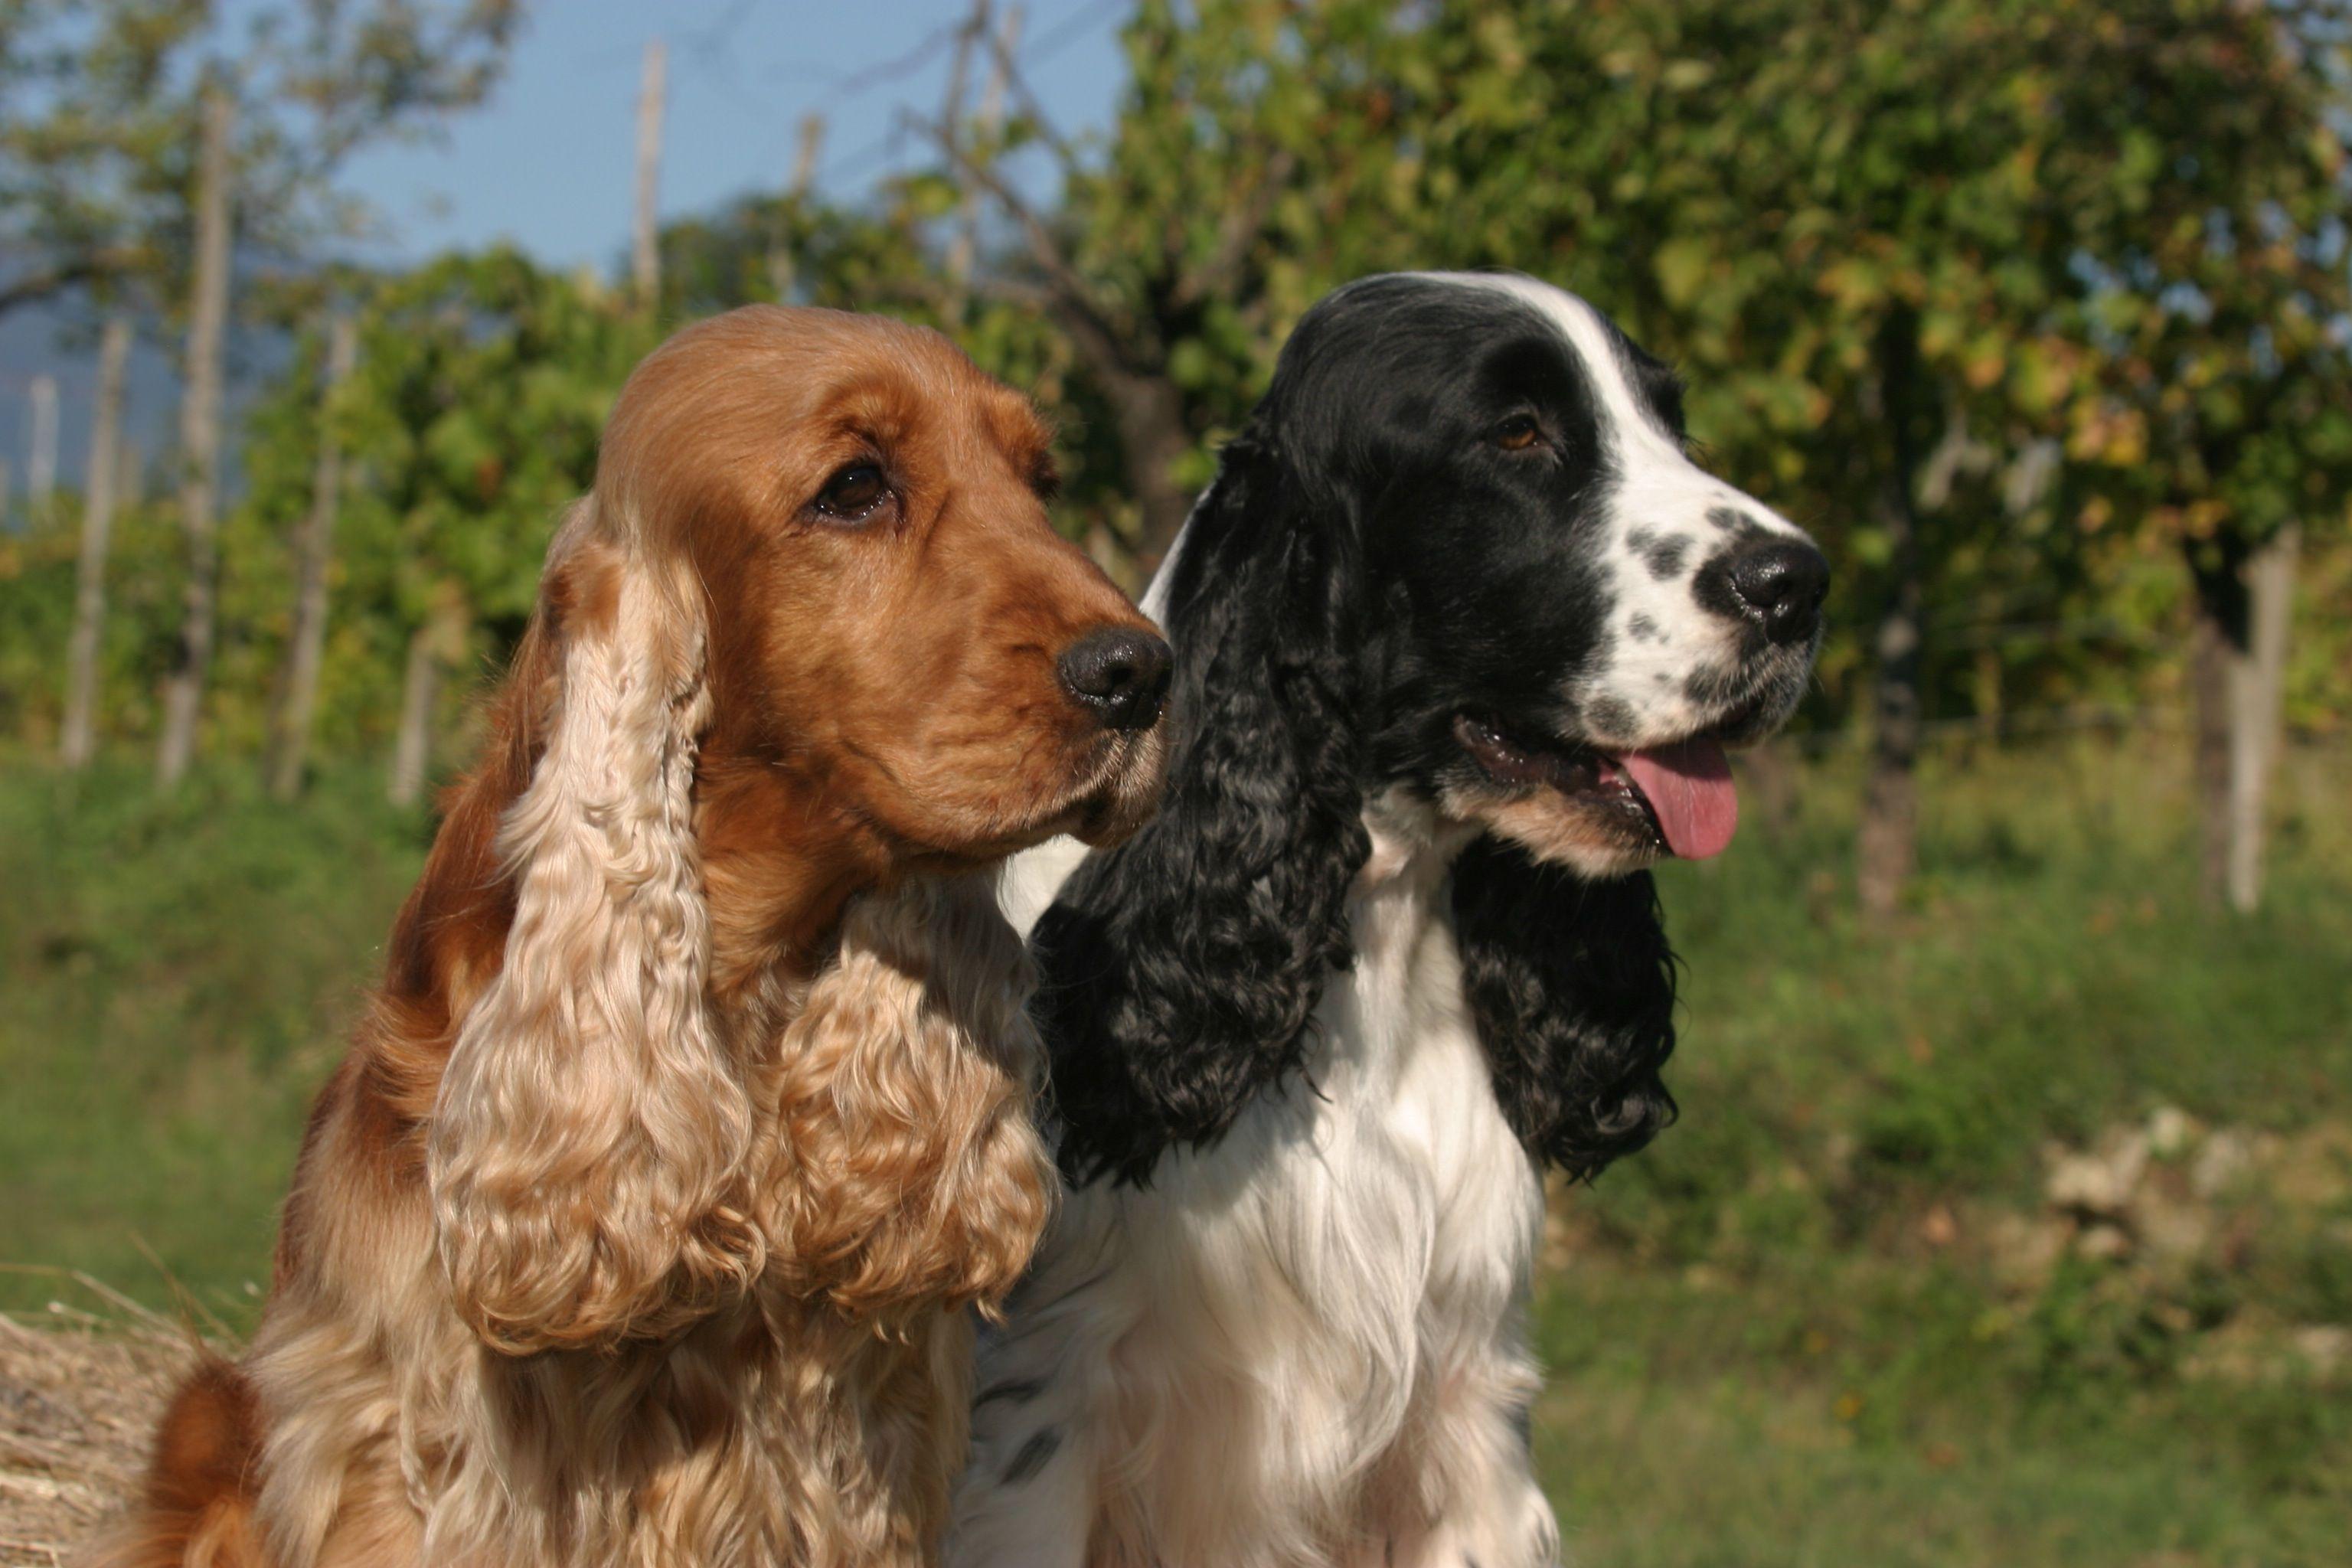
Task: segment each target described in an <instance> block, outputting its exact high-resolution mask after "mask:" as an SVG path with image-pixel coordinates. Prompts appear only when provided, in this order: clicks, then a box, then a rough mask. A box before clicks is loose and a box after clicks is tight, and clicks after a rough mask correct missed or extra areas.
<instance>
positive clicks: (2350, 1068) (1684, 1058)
mask: <svg viewBox="0 0 2352 1568" xmlns="http://www.w3.org/2000/svg"><path fill="white" fill-rule="evenodd" d="M2346 762H2347V758H2346V757H2344V756H2343V755H2342V754H2340V752H2339V753H2335V754H2321V753H2315V752H2305V753H2298V754H2295V755H2293V756H2291V757H2290V759H2289V763H2288V766H2287V768H2286V772H2285V775H2284V778H2283V780H2282V783H2281V798H2280V801H2279V810H2278V812H2277V814H2276V816H2277V827H2276V834H2277V837H2276V839H2275V843H2274V849H2273V855H2272V857H2271V864H2272V883H2271V887H2270V889H2269V896H2268V900H2267V903H2266V905H2265V908H2264V910H2263V912H2262V913H2261V914H2259V915H2257V916H2255V917H2253V918H2252V919H2247V920H2234V919H2221V918H2216V917H2213V916H2210V915H2208V914H2207V913H2205V912H2203V911H2202V910H2200V909H2199V907H2198V905H2197V901H2196V900H2195V898H2194V897H2193V868H2194V862H2193V856H2192V852H2191V843H2190V821H2191V819H2190V812H2189V801H2188V799H2187V798H2186V795H2185V791H2184V787H2183V783H2182V779H2181V774H2182V773H2183V772H2184V771H2185V770H2183V769H2182V768H2181V767H2180V766H2179V763H2178V762H2177V760H2176V759H2175V758H2174V757H2173V756H2172V755H2171V754H2170V753H2169V752H2167V751H2165V750H2163V749H2160V748H2158V749H2150V750H2147V751H2127V752H2119V751H2117V750H2116V749H2114V748H2112V747H2106V746H2100V745H2094V744H2090V743H2084V744H2083V745H2081V746H2079V747H2075V748H2072V749H2062V750H2053V751H2042V752H2032V753H1986V754H1983V755H1980V756H1978V757H1975V758H1973V759H1968V758H1960V757H1952V758H1948V759H1945V760H1944V761H1942V762H1941V763H1938V764H1937V766H1935V767H1933V768H1931V769H1930V770H1929V772H1928V773H1927V775H1926V776H1925V777H1924V779H1923V781H1922V798H1923V803H1924V816H1923V833H1922V842H1921V875H1920V876H1919V878H1918V879H1917V881H1916V886H1915V888H1914V891H1913V898H1912V902H1911V904H1910V907H1909V908H1908V909H1907V910H1906V911H1905V913H1904V914H1903V915H1902V917H1901V918H1900V919H1899V920H1898V921H1895V922H1894V923H1893V924H1892V925H1890V926H1887V927H1885V928H1883V929H1873V928H1869V927H1865V926H1864V925H1863V924H1862V923H1861V922H1860V921H1858V919H1857V917H1856V915H1855V913H1854V910H1853V905H1852V899H1851V893H1850V885H1851V878H1850V875H1849V873H1850V858H1851V848H1850V846H1851V843H1852V820H1851V813H1852V803H1853V799H1854V798H1855V795H1856V793H1857V792H1856V790H1855V788H1854V781H1853V778H1852V777H1851V776H1849V774H1848V773H1846V772H1845V771H1844V770H1843V768H1841V767H1840V766H1837V765H1812V766H1807V767H1803V768H1800V769H1797V770H1794V773H1793V776H1792V778H1791V780H1790V785H1789V787H1788V788H1787V790H1786V791H1785V792H1784V798H1783V800H1782V801H1781V802H1780V805H1779V806H1778V809H1774V808H1772V806H1771V805H1770V804H1769V800H1768V796H1769V795H1770V793H1771V792H1769V791H1764V790H1759V789H1753V788H1751V789H1750V790H1748V792H1747V795H1748V798H1747V806H1748V813H1749V820H1748V824H1747V826H1746V827H1745V828H1744V829H1743V832H1742V836H1741V839H1740V842H1739V843H1738V845H1737V846H1736V847H1735V848H1734V849H1733V851H1732V852H1731V854H1729V855H1728V856H1727V857H1726V858H1724V859H1723V860H1721V861H1718V862H1714V863H1710V864H1708V865H1705V866H1675V867H1670V868H1667V869H1666V870H1665V871H1664V872H1663V873H1662V874H1661V875H1662V881H1663V885H1664V894H1665V900H1666V904H1667V909H1668V912H1669V917H1670V923H1671V925H1672V929H1673V930H1674V931H1675V938H1676V941H1677V944H1678V946H1679V947H1680V948H1681V950H1682V952H1683V953H1684V955H1685V959H1686V960H1687V962H1688V973H1687V975H1686V980H1685V992H1684V996H1685V1007H1684V1019H1683V1023H1684V1035H1683V1045H1682V1048H1681V1050H1680V1052H1679V1054H1678V1055H1677V1058H1676V1060H1675V1069H1674V1072H1673V1074H1672V1081H1673V1083H1674V1086H1675V1091H1676V1093H1677V1095H1678V1097H1679V1098H1680V1100H1681V1101H1682V1104H1683V1109H1684V1116H1683V1120H1682V1121H1681V1123H1680V1124H1679V1125H1677V1126H1676V1127H1675V1128H1674V1129H1672V1130H1671V1131H1669V1132H1667V1133H1666V1134H1665V1136H1664V1138H1663V1139H1662V1140H1661V1141H1660V1142H1659V1143H1658V1144H1657V1146H1656V1147H1655V1148H1654V1149H1653V1150H1651V1151H1649V1152H1646V1153H1645V1154H1643V1156H1642V1157H1641V1158H1639V1159H1637V1160H1635V1161H1633V1162H1630V1163H1626V1164H1623V1165H1622V1166H1620V1167H1618V1168H1616V1169H1614V1170H1612V1171H1611V1172H1610V1173H1607V1174H1606V1175H1605V1176H1604V1177H1603V1178H1602V1179H1601V1182H1600V1183H1599V1184H1597V1185H1596V1186H1595V1187H1593V1188H1591V1189H1590V1190H1586V1191H1580V1192H1577V1193H1574V1194H1566V1195H1564V1196H1563V1199H1562V1201H1561V1203H1560V1204H1559V1205H1558V1209H1559V1214H1558V1223H1557V1226H1556V1230H1557V1235H1556V1236H1555V1237H1554V1250H1555V1259H1554V1266H1553V1267H1552V1268H1550V1269H1549V1271H1548V1277H1547V1279H1546V1282H1545V1285H1544V1288H1543V1289H1542V1290H1541V1292H1540V1293H1539V1298H1538V1303H1537V1310H1536V1325H1537V1331H1538V1342H1539V1345H1540V1347H1541V1349H1542V1352H1543V1354H1544V1356H1545V1359H1546V1361H1547V1363H1549V1367H1550V1369H1551V1372H1552V1377H1551V1382H1550V1385H1549V1392H1548V1393H1547V1394H1545V1396H1544V1398H1543V1401H1542V1403H1541V1404H1540V1405H1539V1407H1538V1411H1537V1421H1536V1426H1537V1444H1538V1458H1539V1460H1540V1462H1541V1465H1542V1468H1543V1472H1544V1475H1545V1477H1546V1479H1547V1481H1548V1484H1549V1485H1550V1487H1551V1488H1552V1489H1553V1493H1554V1496H1555V1499H1556V1500H1557V1501H1558V1503H1559V1508H1560V1511H1561V1515H1562V1518H1563V1520H1564V1521H1566V1523H1567V1527H1568V1531H1569V1534H1570V1540H1571V1542H1572V1543H1573V1545H1574V1548H1575V1550H1576V1552H1577V1554H1578V1557H1579V1558H1580V1561H1582V1562H1585V1563H1592V1564H1606V1565H1610V1568H1670V1565H1671V1568H1683V1565H1689V1568H1700V1565H1714V1564H1735V1563H1736V1564H1745V1565H1754V1568H1773V1565H1780V1564H1788V1565H1791V1568H1795V1565H1812V1564H1821V1565H1824V1568H1827V1565H1832V1564H1835V1565H1841V1568H1843V1565H1846V1564H1872V1565H1879V1564H1888V1565H1906V1564H1930V1563H1934V1564H1975V1563H2000V1564H2003V1565H2005V1568H2008V1565H2016V1568H2025V1565H2036V1564H2044V1563H2047V1564H2053V1565H2055V1564H2059V1563H2064V1564H2066V1565H2068V1568H2098V1565H2104V1564H2113V1565H2116V1568H2126V1565H2128V1568H2205V1565H2211V1568H2224V1565H2230V1568H2235V1565H2239V1564H2245V1565H2257V1564H2259V1565H2265V1568H2266V1565H2270V1564H2299V1563H2311V1564H2319V1563H2340V1562H2342V1561H2343V1560H2344V1555H2345V1549H2346V1542H2347V1541H2352V1349H2347V1350H2346V1351H2345V1352H2344V1353H2343V1354H2341V1355H2336V1354H2335V1352H2330V1351H2329V1350H2328V1347H2329V1346H2331V1345H2336V1344H2337V1343H2338V1342H2337V1341H2335V1340H2331V1339H2329V1338H2328V1336H2329V1335H2331V1334H2341V1335H2343V1339H2342V1341H2341V1344H2342V1345H2343V1346H2346V1347H2352V814H2347V813H2346V812H2345V811H2344V810H2343V802H2344V799H2345V795H2344V790H2343V786H2342V778H2343V775H2344V773H2345V771H2346V767H2345V764H2346ZM428 832H429V825H428V824H427V823H425V821H424V820H423V819H422V818H420V817H418V816H413V815H407V814H403V813H399V812H395V811H393V810H391V809H390V808H388V807H385V806H384V805H382V804H381V800H380V797H379V795H378V794H377V792H376V785H375V781H374V779H373V777H372V776H368V775H354V776H352V777H350V778H342V777H330V778H328V779H326V780H324V781H322V784H321V786H320V788H319V789H318V790H316V791H315V792H314V793H313V795H311V796H310V797H309V798H307V799H306V800H305V801H304V802H303V803H302V804H301V805H300V806H299V808H295V809H285V808H280V807H278V806H275V805H271V804H270V803H268V801H267V800H265V799H263V798H262V797H261V796H260V795H259V794H258V792H257V789H256V788H255V787H253V785H252V784H251V783H250V781H249V780H248V779H247V778H246V777H245V776H244V774H243V773H241V772H222V773H215V774H212V775H207V776H205V777H204V778H202V779H200V780H199V781H198V782H197V784H196V787H194V788H192V789H190V790H189V791H187V792H186V793H185V794H184V795H182V796H181V797H179V798H178V799H176V800H174V801H173V802H172V803H170V804H169V805H157V804H155V803H154V802H153V800H152V792H151V791H150V790H149V788H148V786H147V783H146V777H145V773H144V770H143V768H129V769H126V770H124V771H122V772H120V773H104V772H101V773H99V774H96V775H93V776H92V777H90V778H89V779H87V780H84V781H82V782H81V783H80V784H79V785H72V784H68V783H66V782H65V781H62V780H60V779H58V778H57V777H56V776H55V775H54V774H52V773H48V772H47V771H46V770H44V769H42V768H39V767H37V766H34V765H31V764H26V763H19V764H17V765H15V766H13V767H12V768H10V770H9V771H8V773H6V775H5V777H0V881H5V886H6V888H7V889H9V897H8V898H7V899H5V900H0V1079H5V1082H6V1083H7V1084H8V1086H9V1089H8V1103H9V1106H10V1110H9V1113H8V1114H7V1116H6V1117H5V1119H0V1259H7V1260H10V1261H13V1262H18V1263H28V1264H39V1265H52V1266H63V1267H69V1268H80V1269H85V1270H87V1271H89V1272H90V1273H91V1274H94V1275H96V1276H98V1277H100V1278H101V1279H107V1280H109V1281H110V1282H112V1283H114V1284H116V1285H119V1286H121V1287H122V1288H124V1289H127V1290H129V1291H130V1292H131V1293H132V1294H133V1295H136V1296H138V1297H140V1298H142V1299H143V1300H148V1301H150V1302H156V1303H163V1304H168V1303H170V1302H171V1300H172V1298H173V1289H174V1288H173V1285H171V1284H169V1283H167V1279H170V1280H176V1281H177V1282H178V1286H179V1288H180V1289H184V1290H185V1291H186V1292H187V1294H188V1298H189V1300H190V1302H191V1304H193V1305H194V1306H198V1307H201V1308H202V1309H203V1310H205V1311H208V1312H211V1313H213V1314H215V1315H217V1316H219V1317H221V1318H222V1319H224V1320H225V1321H227V1322H228V1323H230V1324H231V1325H232V1326H233V1327H236V1326H244V1325H247V1324H249V1323H250V1321H251V1319H252V1314H253V1310H254V1308H255V1305H256V1301H257V1290H258V1284H257V1282H258V1281H260V1280H261V1279H264V1278H266V1271H267V1267H268V1247H269V1242H270V1237H271V1231H272V1226H273V1215H274V1212H275V1207H276V1205H277V1202H278V1197H279V1195H280V1194H281V1193H282V1192H283V1189H284V1185H285V1182H286V1179H287V1175H288V1173H289V1169H290V1166H291V1163H292V1158H293V1152H294V1148H295V1144H296V1142H297V1140H298V1138H299V1131H300V1125H301V1119H302V1114H303V1111H304V1109H305V1104H306V1100H307V1098H308V1096H309V1094H310V1092H311V1091H312V1089H314V1088H315V1086H316V1085H317V1083H318V1082H319V1081H320V1079H321V1078H322V1077H323V1076H324V1074H325V1073H326V1071H327V1070H328V1068H330V1067H331V1063H332V1061H333V1059H334V1057H335V1055H336V1053H337V1051H338V1049H339V1040H340V1037H341V1033H342V1031H343V1029H344V1028H345V1027H346V1026H347V1025H348V1023H349V1021H350V1019H351V1017H352V1015H353V1012H354V1010H355V1008H356V1006H357V1004H358V1000H359V996H360V993H361V988H362V986H363V985H364V984H365V983H366V982H367V980H368V978H369V977H370V975H371V973H372V971H373V967H374V964H375V963H376V961H377V955H378V951H379V946H380V943H381V942H382V940H383V934H384V931H385V930H386V928H387V926H388V924H389V921H390V919H391V916H392V913H393V911H394V908H395V907H396V906H397V904H398V902H399V900H400V898H401V896H402V895H403V893H404V891H405V889H406V887H407V885H408V883H409V881H410V879H412V878H413V877H414V875H415V869H416V868H417V866H418V864H419V862H420V861H421V858H422V855H423V850H424V847H425V842H426V836H427V834H428ZM2165 1117H2171V1118H2173V1119H2174V1121H2176V1122H2177V1123H2178V1124H2179V1125H2181V1126H2185V1127H2188V1128H2189V1129H2191V1130H2192V1131H2190V1132H2189V1133H2187V1134H2184V1135H2183V1137H2184V1138H2185V1139H2186V1142H2182V1143H2181V1144H2180V1146H2179V1148H2172V1147H2170V1146H2169V1145H2166V1146H2165V1147H2162V1148H2159V1149H2158V1152H2157V1153H2156V1154H2154V1155H2152V1156H2151V1157H2150V1158H2149V1159H2148V1160H2147V1162H2146V1173H2145V1174H2144V1175H2142V1176H2140V1177H2138V1178H2137V1186H2136V1188H2135V1192H2136V1194H2137V1196H2135V1197H2134V1199H2133V1200H2132V1201H2133V1204H2134V1205H2135V1206H2134V1207H2133V1208H2132V1209H2131V1211H2130V1212H2129V1213H2128V1214H2121V1213H2119V1214H2116V1215H2102V1214H2097V1213H2092V1212H2088V1211H2085V1210H2084V1209H2082V1208H2081V1206H2080V1205H2076V1206H2074V1207H2069V1206H2067V1205H2064V1204H2061V1203H2057V1202H2054V1201H2053V1192H2055V1190H2056V1189H2055V1188H2054V1187H2053V1170H2054V1169H2055V1168H2056V1165H2057V1163H2059V1162H2060V1161H2061V1160H2062V1159H2063V1158H2064V1157H2066V1156H2068V1155H2069V1154H2070V1153H2079V1152H2084V1151H2093V1152H2096V1151H2100V1150H2111V1149H2112V1148H2113V1147H2115V1146H2116V1140H2117V1139H2118V1138H2119V1137H2121V1138H2125V1139H2126V1142H2128V1141H2129V1138H2130V1137H2131V1136H2135V1135H2136V1136H2138V1137H2139V1139H2140V1142H2141V1143H2142V1144H2144V1145H2146V1144H2148V1143H2149V1135H2147V1134H2146V1133H2140V1134H2134V1132H2133V1130H2135V1129H2145V1128H2148V1127H2151V1126H2155V1125H2158V1124H2159V1123H2161V1122H2162V1119H2163V1118H2165ZM2151 1118H2155V1119H2157V1120H2156V1121H2151ZM2167 1136H2170V1135H2169V1134H2168V1135H2167ZM2200 1151H2202V1152H2200ZM2216 1151H2219V1152H2231V1151H2241V1152H2243V1151H2251V1152H2245V1153H2244V1154H2243V1158H2242V1164H2243V1167H2244V1168H2243V1170H2242V1172H2241V1173H2239V1174H2237V1175H2235V1176H2232V1177H2231V1178H2230V1179H2229V1180H2227V1181H2224V1182H2220V1183H2219V1184H2213V1183H2207V1182H2206V1181H2205V1177H2204V1176H2203V1175H2201V1174H2199V1173H2200V1171H2202V1170H2203V1168H2204V1166H2205V1165H2206V1164H2209V1163H2211V1162H2210V1160H2208V1159H2207V1154H2208V1153H2211V1152H2216ZM2217 1168H2218V1167H2217ZM2231 1168H2232V1169H2234V1168H2235V1167H2231ZM2200 1184H2202V1185H2200ZM2192 1187H2196V1189H2197V1190H2196V1191H2195V1192H2194V1193H2192V1192H2191V1190H2190V1189H2191V1188H2192ZM56 1291H57V1286H56V1283H55V1281H54V1279H52V1278H50V1277H48V1276H46V1275H40V1274H19V1275H14V1276H0V1306H9V1307H16V1308H26V1307H32V1306H36V1305H37V1304H38V1303H39V1302H40V1301H42V1300H46V1299H47V1297H48V1296H49V1295H52V1294H55V1293H56ZM2295 1347H2304V1348H2303V1349H2300V1350H2298V1349H2296V1348H2295ZM2305 1352H2308V1353H2305ZM2323 1352H2325V1353H2323ZM2331 1357H2333V1358H2334V1359H2333V1360H2332V1361H2331Z"/></svg>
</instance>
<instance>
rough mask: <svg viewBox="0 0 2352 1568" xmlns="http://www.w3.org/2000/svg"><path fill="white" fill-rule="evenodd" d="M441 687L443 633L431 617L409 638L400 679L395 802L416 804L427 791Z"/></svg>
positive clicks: (394, 755)
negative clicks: (406, 657) (434, 707)
mask: <svg viewBox="0 0 2352 1568" xmlns="http://www.w3.org/2000/svg"><path fill="white" fill-rule="evenodd" d="M440 689H441V637H440V633H439V630H438V628H437V627H436V626H435V625H434V623H432V622H431V621H427V622H426V623H425V625H423V626H419V627H417V628H416V630H415V632H414V633H412V634H411V635H410V637H409V638H408V668H407V670H406V672H405V673H404V675H403V677H402V679H401V683H400V732H399V734H398V735H397V736H396V737H395V738H394V742H393V748H392V784H391V788H390V790H389V791H388V793H389V794H390V795H391V796H392V804H393V805H415V804H416V802H417V799H418V797H419V796H421V795H423V794H424V793H425V770H426V769H427V768H428V767H430V766H431V765H432V761H433V706H434V700H435V699H436V697H438V696H439V695H440Z"/></svg>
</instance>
